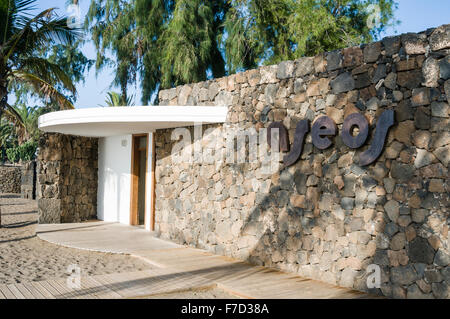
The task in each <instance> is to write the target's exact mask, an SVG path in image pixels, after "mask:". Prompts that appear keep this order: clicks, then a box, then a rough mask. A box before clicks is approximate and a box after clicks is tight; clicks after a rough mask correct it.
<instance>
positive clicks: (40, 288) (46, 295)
mask: <svg viewBox="0 0 450 319" xmlns="http://www.w3.org/2000/svg"><path fill="white" fill-rule="evenodd" d="M30 284H31V285H32V286H33V287H34V288H35V289H36V290H38V291H39V292H40V293H41V295H42V296H44V298H45V299H55V296H53V295H52V294H51V293H50V292H49V291H48V290H47V289H45V287H44V286H43V285H42V284H41V281H32V282H30Z"/></svg>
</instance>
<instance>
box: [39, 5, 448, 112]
mask: <svg viewBox="0 0 450 319" xmlns="http://www.w3.org/2000/svg"><path fill="white" fill-rule="evenodd" d="M66 2H67V1H66V0H38V1H37V6H38V9H41V10H43V9H47V8H49V7H58V8H59V10H58V14H61V15H67V12H66ZM90 2H91V0H79V4H80V9H81V15H82V18H84V16H85V14H86V13H87V11H88V8H89V4H90ZM397 2H398V10H397V11H396V12H395V16H396V18H397V19H398V20H400V21H401V24H400V25H398V26H396V27H395V29H394V28H389V29H388V30H386V32H385V33H384V34H383V35H382V36H383V37H384V36H389V35H395V34H401V33H406V32H419V31H424V30H426V29H428V28H431V27H437V26H439V25H442V24H446V23H450V18H449V17H450V0H397ZM82 51H83V53H84V54H85V55H86V56H87V57H88V58H90V59H95V49H94V46H93V44H92V43H87V44H86V45H85V46H84V47H83V48H82ZM112 79H113V74H112V70H103V71H102V72H99V73H98V74H97V76H96V71H95V67H93V68H92V69H91V70H90V72H89V74H88V75H87V77H86V82H85V84H82V83H80V84H78V86H77V90H78V100H77V101H76V103H75V106H76V107H77V108H81V107H96V106H98V105H99V104H101V105H104V104H105V103H104V101H105V97H106V93H107V92H108V91H109V90H111V89H110V87H109V85H110V83H111V81H112ZM113 90H114V89H113ZM115 91H118V89H115ZM129 94H133V95H134V96H135V104H136V105H139V104H140V97H141V96H140V92H139V87H137V88H134V87H133V88H130V89H129Z"/></svg>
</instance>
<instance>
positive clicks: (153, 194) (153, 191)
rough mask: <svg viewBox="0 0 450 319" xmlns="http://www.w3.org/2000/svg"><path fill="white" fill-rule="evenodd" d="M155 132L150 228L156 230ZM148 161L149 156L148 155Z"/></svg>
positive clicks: (151, 178) (152, 145)
mask: <svg viewBox="0 0 450 319" xmlns="http://www.w3.org/2000/svg"><path fill="white" fill-rule="evenodd" d="M155 150H156V148H155V132H152V139H151V154H152V162H151V164H150V165H151V168H152V170H151V175H150V191H151V196H150V230H152V231H154V230H155V217H156V210H155V202H156V191H155V187H156V175H155V170H156V152H155ZM147 161H148V157H147Z"/></svg>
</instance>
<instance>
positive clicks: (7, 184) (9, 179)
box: [0, 165, 21, 193]
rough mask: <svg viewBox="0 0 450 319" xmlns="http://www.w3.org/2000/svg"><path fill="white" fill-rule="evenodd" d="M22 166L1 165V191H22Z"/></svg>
mask: <svg viewBox="0 0 450 319" xmlns="http://www.w3.org/2000/svg"><path fill="white" fill-rule="evenodd" d="M20 179H21V170H20V166H14V165H1V166H0V193H20Z"/></svg>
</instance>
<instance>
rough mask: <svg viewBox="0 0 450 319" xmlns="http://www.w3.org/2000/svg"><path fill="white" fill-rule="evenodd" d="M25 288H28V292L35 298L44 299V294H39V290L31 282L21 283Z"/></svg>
mask: <svg viewBox="0 0 450 319" xmlns="http://www.w3.org/2000/svg"><path fill="white" fill-rule="evenodd" d="M22 284H23V285H24V286H25V288H27V289H28V291H29V292H31V293H32V294H33V296H34V297H35V298H36V299H45V296H44V295H43V294H41V292H40V291H39V290H37V289H36V288H35V287H34V286H33V285H32V284H31V282H24V283H22Z"/></svg>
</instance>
